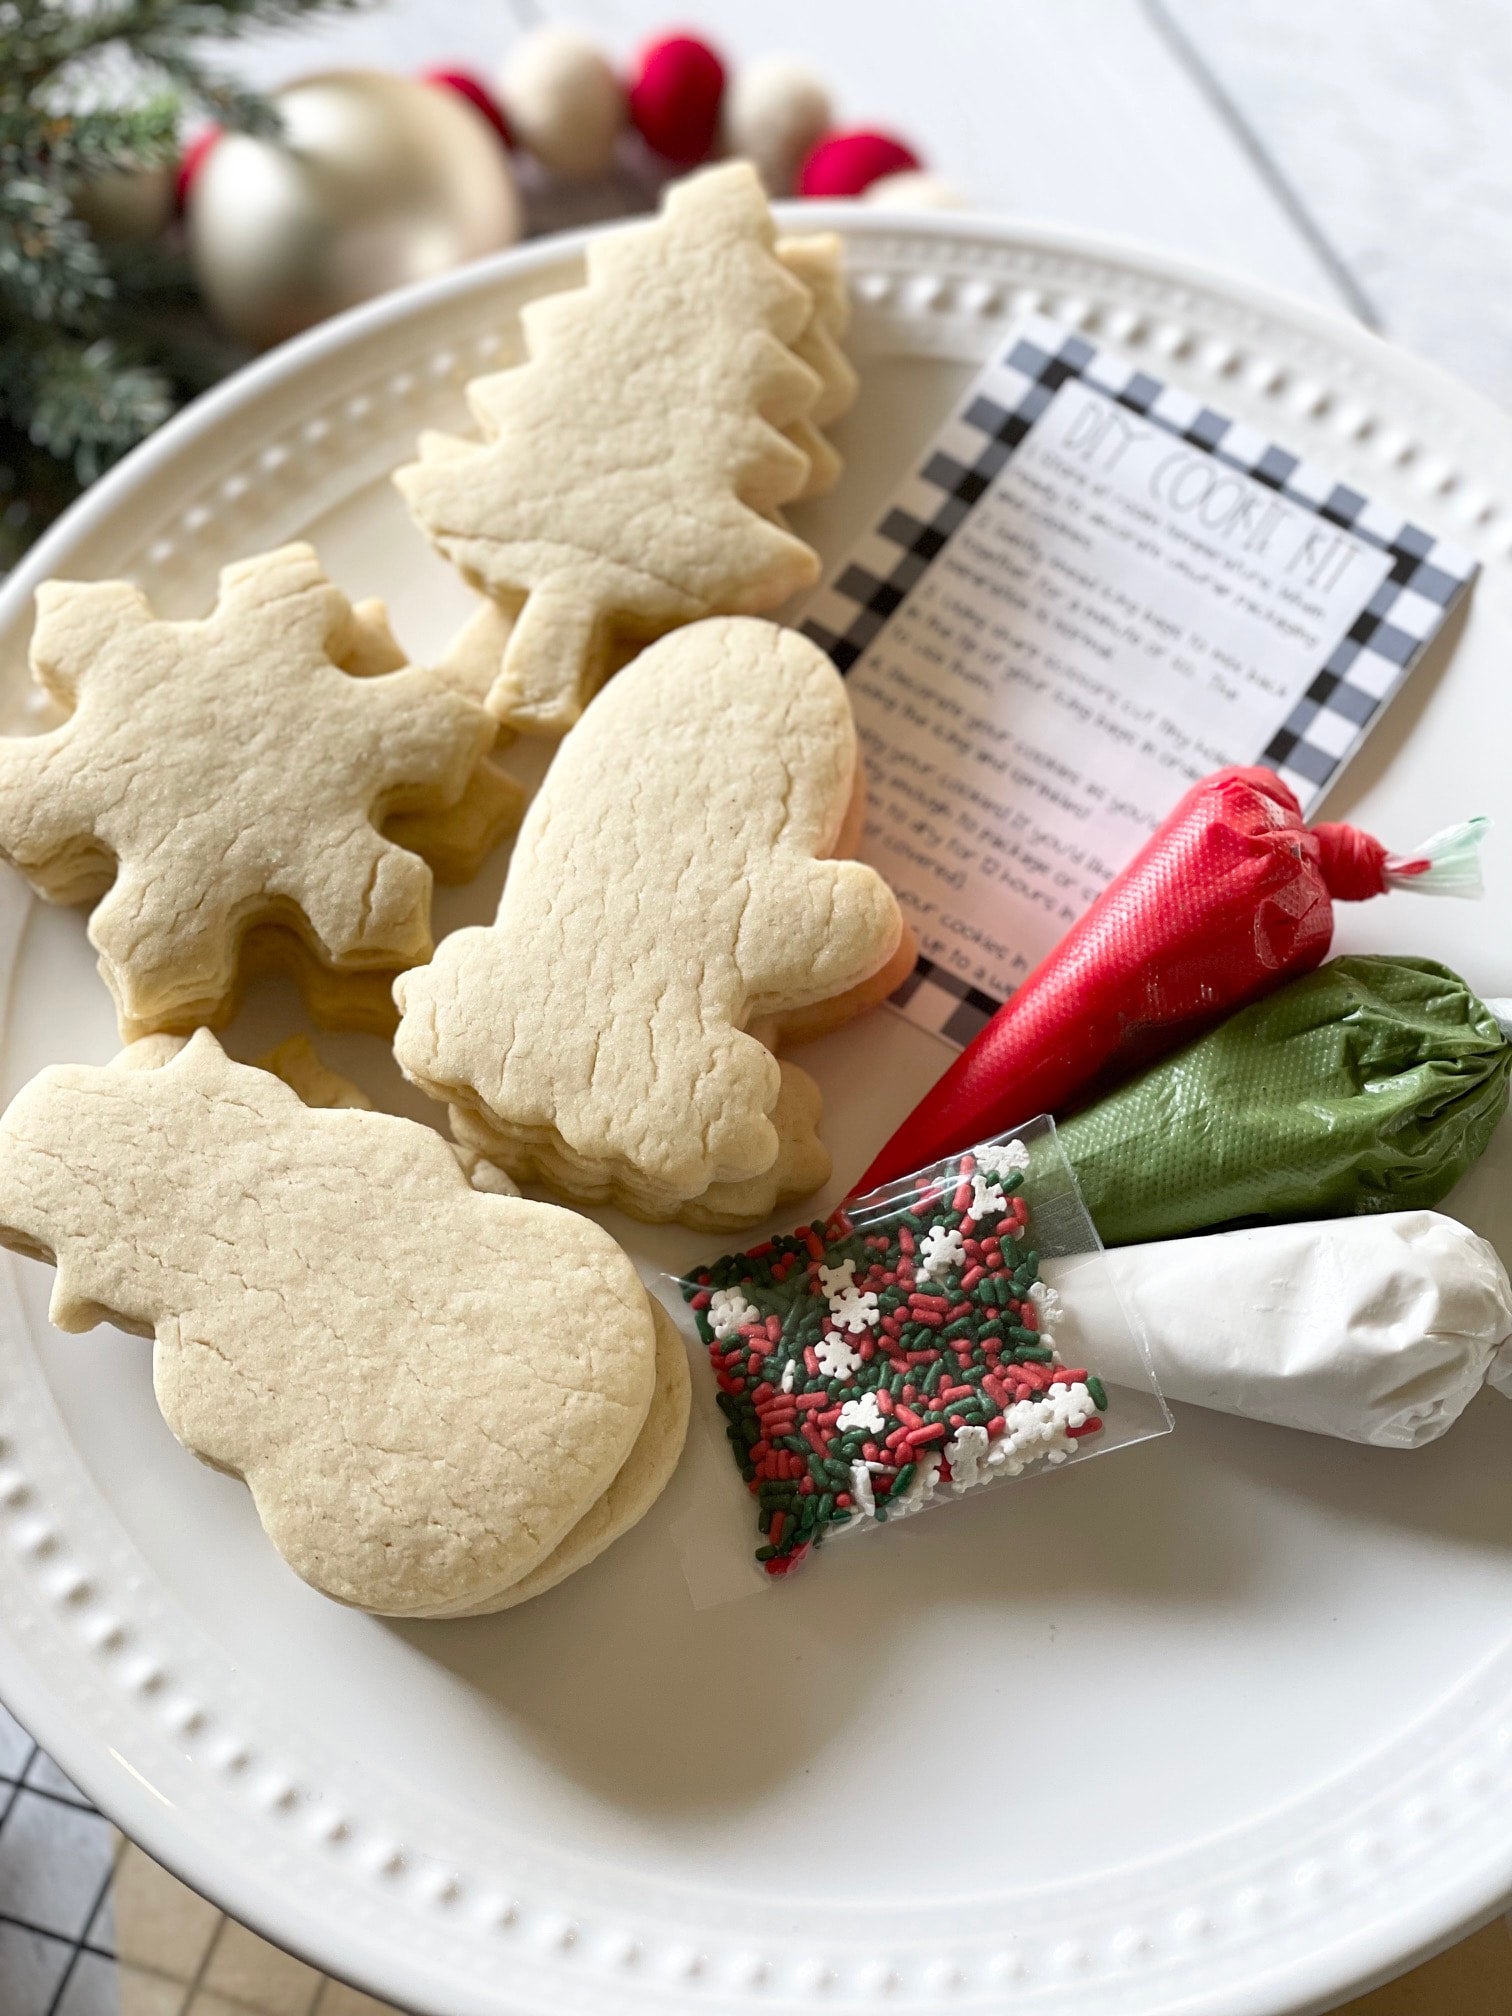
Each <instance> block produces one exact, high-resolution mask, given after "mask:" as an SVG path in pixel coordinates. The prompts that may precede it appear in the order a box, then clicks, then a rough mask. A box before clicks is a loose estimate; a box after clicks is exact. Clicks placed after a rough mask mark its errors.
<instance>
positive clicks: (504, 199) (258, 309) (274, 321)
mask: <svg viewBox="0 0 1512 2016" xmlns="http://www.w3.org/2000/svg"><path fill="white" fill-rule="evenodd" d="M274 102H275V103H276V105H277V107H278V110H279V112H280V114H281V115H282V118H283V123H284V130H283V133H282V135H281V136H280V137H279V138H278V139H275V140H267V139H255V138H253V137H252V136H251V135H250V134H245V133H226V134H223V135H222V136H221V138H220V139H219V140H217V141H216V143H215V145H214V146H213V147H212V148H211V150H210V152H209V154H208V155H207V156H206V158H205V160H204V161H203V163H202V164H201V166H200V169H199V172H198V173H197V175H196V176H195V178H194V184H193V187H192V188H191V190H190V192H189V204H188V215H187V220H186V221H187V225H188V235H189V252H190V257H191V259H192V261H193V265H194V273H195V278H196V280H197V282H198V284H199V288H200V292H201V293H202V295H203V296H204V299H205V301H206V303H207V305H208V306H209V308H210V310H211V312H212V314H214V316H215V317H216V319H217V320H218V321H219V322H221V323H222V324H223V325H224V326H225V327H226V328H227V329H229V330H230V331H231V332H232V333H233V334H234V335H236V336H239V337H241V338H242V339H243V341H245V342H248V343H252V344H256V345H258V346H259V347H261V346H263V345H266V344H269V343H278V342H281V341H282V340H283V338H284V337H286V336H293V335H295V334H297V333H298V331H299V330H301V329H308V328H309V327H310V326H311V324H312V323H315V322H319V321H322V320H323V319H324V318H325V317H326V316H327V315H334V314H336V313H337V312H338V311H339V310H341V309H343V308H350V307H353V306H354V305H355V304H356V303H357V302H359V301H368V300H371V299H372V297H373V296H374V295H375V294H382V293H385V292H387V290H388V289H389V288H391V287H402V286H403V285H405V283H406V282H408V281H411V280H423V279H426V278H427V277H429V276H430V275H431V274H433V273H444V272H446V271H447V270H448V269H449V268H450V267H453V266H460V265H462V264H464V263H465V262H466V261H467V260H469V259H476V258H478V257H479V256H480V254H482V253H485V252H494V251H497V250H498V249H499V248H500V247H501V246H504V245H511V244H513V243H514V241H515V240H516V239H517V238H518V237H519V235H520V203H519V198H518V196H517V195H516V192H515V184H514V174H513V171H512V170H511V168H510V165H509V159H508V156H507V155H506V153H505V151H504V148H503V146H502V145H501V143H500V141H499V137H498V135H497V134H496V133H495V132H494V131H493V129H492V128H491V127H490V126H489V124H488V122H487V120H485V119H484V118H483V116H482V115H481V113H479V112H477V111H476V110H475V109H474V108H473V107H472V106H470V105H468V104H466V103H465V102H464V101H463V100H462V99H461V98H460V97H459V96H458V95H457V94H456V93H455V92H452V91H448V90H446V89H445V88H444V87H442V86H439V85H435V84H418V83H415V82H413V81H412V80H411V79H409V78H406V77H389V76H384V75H382V74H380V73H379V72H377V71H363V70H350V71H333V72H331V73H329V74H328V75H325V76H320V77H307V78H304V79H302V80H301V81H300V82H299V83H297V84H291V85H289V86H288V87H287V88H286V89H284V90H282V91H280V92H279V93H278V94H277V95H276V98H275V100H274Z"/></svg>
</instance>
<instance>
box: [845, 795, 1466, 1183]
mask: <svg viewBox="0 0 1512 2016" xmlns="http://www.w3.org/2000/svg"><path fill="white" fill-rule="evenodd" d="M1485 825H1486V822H1485V820H1483V819H1475V820H1470V821H1468V822H1467V823H1466V824H1465V825H1463V826H1456V827H1451V828H1449V829H1448V830H1447V831H1446V832H1444V833H1441V834H1439V835H1437V836H1436V837H1435V838H1434V839H1433V840H1431V841H1429V842H1427V843H1426V845H1425V846H1423V847H1422V848H1420V849H1419V850H1418V852H1417V853H1416V854H1413V855H1410V856H1404V857H1397V856H1393V855H1391V854H1389V853H1388V852H1387V850H1386V849H1385V848H1384V847H1383V846H1382V845H1381V843H1380V841H1379V840H1375V839H1372V837H1371V836H1370V835H1369V834H1368V833H1362V832H1361V831H1360V830H1359V829H1358V828H1357V827H1354V826H1341V825H1321V826H1314V827H1311V828H1309V827H1307V826H1305V825H1304V824H1303V822H1302V808H1301V806H1300V805H1299V804H1298V802H1297V800H1296V798H1295V796H1294V795H1293V793H1292V792H1291V791H1290V790H1289V789H1288V788H1287V786H1286V785H1285V784H1283V783H1282V781H1281V779H1280V778H1279V777H1277V776H1276V775H1275V773H1274V772H1273V771H1270V770H1262V769H1255V768H1251V769H1233V770H1219V771H1217V772H1215V774H1214V775H1213V776H1211V777H1206V778H1204V779H1203V780H1202V781H1201V782H1200V783H1198V784H1194V785H1193V786H1192V788H1191V790H1190V791H1188V792H1187V794H1186V796H1185V797H1184V798H1183V799H1182V800H1181V803H1180V804H1179V805H1178V806H1177V807H1176V809H1175V811H1174V812H1172V813H1171V815H1170V817H1169V818H1168V819H1166V820H1165V821H1164V823H1163V824H1162V825H1161V826H1159V827H1157V829H1156V830H1155V832H1154V833H1153V834H1151V836H1150V838H1149V840H1148V841H1146V843H1145V845H1144V846H1143V847H1142V848H1141V849H1140V851H1139V853H1138V854H1137V855H1136V856H1135V857H1134V859H1133V860H1132V861H1131V862H1130V863H1129V865H1128V867H1127V868H1125V869H1124V871H1123V873H1122V874H1121V875H1118V876H1116V877H1115V878H1114V880H1113V881H1112V882H1110V883H1109V884H1108V886H1107V888H1106V889H1105V890H1104V891H1103V893H1102V895H1101V896H1099V897H1098V899H1097V901H1096V902H1095V903H1094V904H1093V905H1092V906H1091V908H1090V909H1089V910H1088V911H1087V912H1086V914H1085V915H1084V916H1083V917H1082V918H1081V920H1080V921H1079V922H1078V923H1076V924H1074V925H1073V926H1072V927H1071V929H1070V930H1069V931H1068V932H1067V933H1066V935H1065V937H1064V938H1063V939H1062V940H1061V941H1060V943H1059V944H1058V945H1057V946H1056V948H1055V950H1054V951H1053V952H1051V953H1050V954H1049V956H1048V957H1047V958H1046V959H1044V960H1043V961H1042V962H1041V964H1040V965H1039V966H1038V967H1036V968H1035V970H1034V972H1033V973H1032V974H1031V975H1030V976H1029V978H1028V979H1027V980H1026V981H1025V982H1024V984H1023V985H1022V986H1021V987H1020V988H1018V990H1017V991H1016V992H1015V994H1014V995H1013V998H1012V999H1011V1000H1010V1001H1008V1002H1006V1003H1005V1004H1004V1005H1003V1007H1001V1008H1000V1009H999V1010H998V1012H997V1014H996V1015H994V1016H993V1018H992V1020H991V1021H990V1022H989V1023H988V1024H987V1026H986V1028H985V1029H984V1030H982V1032H981V1034H980V1035H979V1036H978V1037H977V1038H976V1040H975V1041H974V1042H973V1043H971V1044H970V1045H969V1046H968V1047H967V1048H966V1049H965V1050H963V1051H962V1052H961V1054H960V1056H959V1057H957V1058H956V1060H955V1062H954V1063H953V1064H952V1065H951V1066H950V1069H949V1070H948V1071H947V1072H946V1073H945V1075H944V1077H943V1078H941V1079H940V1081H939V1082H938V1084H936V1085H935V1086H934V1088H933V1089H932V1090H931V1091H930V1092H929V1093H927V1094H926V1096H925V1097H924V1098H923V1099H922V1100H921V1101H920V1102H919V1104H918V1105H917V1106H916V1107H915V1108H914V1110H913V1112H912V1113H910V1114H909V1116H908V1118H907V1119H906V1120H905V1121H904V1122H903V1125H902V1126H901V1127H900V1128H899V1129H898V1131H897V1132H896V1133H895V1134H894V1135H893V1137H892V1139H891V1140H890V1141H889V1142H888V1143H887V1145H886V1147H885V1148H884V1149H883V1150H882V1152H881V1154H880V1155H878V1156H877V1158H876V1160H875V1161H874V1162H873V1163H872V1165H871V1167H870V1168H869V1169H868V1170H867V1172H866V1174H865V1175H864V1176H863V1177H862V1178H861V1181H860V1182H859V1183H858V1184H857V1186H856V1193H859V1192H861V1191H865V1190H870V1189H872V1188H874V1187H875V1185H877V1184H879V1183H886V1182H890V1181H891V1180H892V1179H893V1178H894V1177H897V1176H902V1175H905V1174H906V1173H907V1172H908V1171H909V1170H912V1169H920V1168H923V1167H925V1166H926V1165H927V1164H929V1163H931V1162H937V1161H939V1160H940V1159H941V1158H942V1157H944V1156H946V1155H952V1154H956V1153H958V1152H959V1151H960V1150H962V1149H964V1148H969V1147H970V1146H971V1145H972V1144H973V1143H974V1142H977V1141H985V1140H988V1139H990V1138H991V1136H993V1135H994V1134H1000V1133H1002V1132H1003V1131H1004V1129H1006V1128H1009V1127H1013V1126H1015V1125H1017V1124H1018V1123H1019V1122H1020V1121H1023V1120H1027V1119H1029V1118H1031V1117H1032V1116H1033V1115H1034V1114H1036V1113H1056V1114H1058V1113H1062V1112H1064V1111H1065V1110H1067V1108H1068V1107H1070V1106H1071V1105H1073V1104H1080V1103H1082V1102H1083V1101H1085V1099H1087V1098H1088V1097H1090V1096H1092V1095H1093V1094H1095V1093H1097V1092H1100V1091H1102V1090H1104V1089H1105V1088H1106V1087H1107V1086H1108V1085H1109V1084H1111V1083H1112V1082H1114V1081H1115V1080H1117V1079H1118V1078H1122V1077H1127V1076H1128V1075H1130V1074H1131V1073H1132V1072H1134V1071H1136V1070H1139V1069H1141V1068H1143V1066H1145V1065H1146V1064H1150V1063H1153V1062H1154V1061H1155V1060H1156V1059H1157V1058H1159V1057H1164V1056H1167V1055H1169V1054H1170V1052H1171V1051H1173V1050H1175V1049H1178V1048H1179V1047H1180V1046H1181V1045H1182V1044H1184V1043H1186V1042H1187V1041H1188V1040H1189V1039H1190V1038H1192V1037H1193V1036H1196V1035H1198V1034H1200V1033H1201V1031H1203V1030H1204V1029H1207V1028H1209V1027H1211V1025H1212V1024H1213V1023H1215V1022H1219V1021H1221V1020H1222V1019H1223V1018H1224V1016H1226V1015H1228V1014H1230V1013H1231V1012H1232V1011H1233V1010H1234V1009H1236V1008H1242V1007H1243V1006H1244V1005H1245V1004H1246V1003H1247V1002H1250V1001H1254V1000H1256V999H1258V997H1259V996H1260V995H1262V994H1266V993H1269V991H1270V990H1271V989H1272V988H1273V987H1279V986H1280V985H1281V983H1282V982H1283V981H1285V980H1291V979H1294V978H1295V977H1296V976H1297V975H1298V974H1300V973H1305V972H1307V971H1308V970H1309V969H1310V968H1311V967H1314V966H1316V965H1318V964H1319V963H1320V961H1321V960H1322V959H1323V958H1324V957H1325V955H1326V954H1327V952H1328V947H1329V943H1330V941H1331V939H1332V937H1333V904H1334V899H1335V898H1339V899H1341V900H1343V901H1345V902H1351V903H1354V902H1359V901H1361V900H1362V899H1363V898H1365V897H1368V896H1380V895H1383V894H1384V893H1385V892H1386V890H1388V889H1396V888H1407V889H1413V888H1416V889H1421V890H1425V891H1434V892H1437V893H1439V894H1444V895H1464V896H1478V895H1479V894H1480V868H1479V855H1478V847H1479V842H1480V837H1481V834H1482V832H1483V831H1484V830H1485Z"/></svg>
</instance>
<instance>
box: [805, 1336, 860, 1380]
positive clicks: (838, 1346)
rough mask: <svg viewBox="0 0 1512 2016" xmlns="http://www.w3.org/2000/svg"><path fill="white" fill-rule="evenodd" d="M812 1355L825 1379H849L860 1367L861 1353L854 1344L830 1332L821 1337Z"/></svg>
mask: <svg viewBox="0 0 1512 2016" xmlns="http://www.w3.org/2000/svg"><path fill="white" fill-rule="evenodd" d="M814 1356H815V1357H816V1358H817V1359H818V1360H819V1370H820V1371H821V1372H822V1373H823V1374H824V1376H825V1378H826V1379H849V1378H850V1376H851V1374H852V1373H854V1372H858V1371H859V1370H860V1368H861V1353H860V1352H859V1351H858V1350H857V1349H856V1347H855V1345H854V1344H849V1343H847V1342H846V1340H845V1339H844V1338H843V1337H840V1336H837V1335H836V1334H835V1333H834V1332H831V1333H830V1335H829V1336H827V1337H821V1338H820V1339H819V1342H818V1343H817V1344H816V1345H815V1346H814Z"/></svg>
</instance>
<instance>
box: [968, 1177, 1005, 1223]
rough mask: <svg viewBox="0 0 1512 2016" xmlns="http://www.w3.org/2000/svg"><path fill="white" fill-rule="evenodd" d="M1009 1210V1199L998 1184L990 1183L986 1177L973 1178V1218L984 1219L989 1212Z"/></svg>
mask: <svg viewBox="0 0 1512 2016" xmlns="http://www.w3.org/2000/svg"><path fill="white" fill-rule="evenodd" d="M1007 1208H1008V1199H1007V1198H1006V1197H1005V1196H1004V1195H1003V1193H1002V1191H1001V1190H1000V1189H999V1188H998V1186H997V1184H996V1183H993V1182H991V1181H989V1179H988V1178H987V1177H985V1176H973V1177H972V1179H971V1215H972V1217H973V1218H984V1217H985V1216H986V1215H987V1213H988V1212H989V1211H1006V1210H1007Z"/></svg>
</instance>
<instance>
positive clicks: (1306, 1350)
mask: <svg viewBox="0 0 1512 2016" xmlns="http://www.w3.org/2000/svg"><path fill="white" fill-rule="evenodd" d="M1498 1005H1499V1006H1506V1007H1507V1008H1508V1009H1509V1010H1512V1003H1507V1004H1498ZM1104 1259H1105V1261H1106V1265H1107V1268H1108V1270H1109V1278H1110V1279H1111V1283H1112V1286H1113V1287H1114V1288H1115V1289H1116V1290H1117V1292H1118V1294H1119V1296H1120V1298H1121V1299H1122V1301H1123V1302H1124V1304H1125V1305H1126V1306H1127V1308H1128V1309H1129V1311H1130V1313H1131V1314H1133V1315H1136V1316H1137V1317H1138V1318H1139V1319H1140V1320H1141V1322H1142V1323H1143V1325H1144V1328H1145V1332H1146V1334H1147V1336H1148V1339H1149V1346H1150V1356H1151V1359H1152V1360H1153V1364H1154V1371H1155V1376H1156V1378H1157V1379H1158V1380H1159V1382H1160V1385H1161V1388H1162V1390H1163V1391H1164V1393H1165V1395H1166V1397H1167V1399H1170V1400H1185V1401H1190V1402H1192V1403H1193V1404H1194V1405H1196V1406H1199V1407H1213V1408H1216V1409H1218V1410H1219V1411H1220V1412H1221V1413H1225V1414H1240V1415H1244V1416H1246V1417H1247V1418H1248V1419H1250V1420H1253V1421H1269V1422H1275V1423H1277V1424H1278V1425H1280V1426H1282V1427H1286V1428H1304V1429H1308V1430H1310V1431H1311V1432H1312V1433H1314V1434H1318V1435H1336V1436H1340V1437H1342V1438H1343V1439H1344V1440H1345V1441H1349V1442H1369V1443H1373V1444H1375V1445H1376V1446H1377V1447H1380V1448H1387V1449H1415V1448H1419V1447H1420V1446H1421V1445H1422V1444H1423V1443H1425V1442H1431V1441H1433V1440H1434V1439H1435V1438H1436V1437H1437V1436H1439V1435H1442V1434H1443V1433H1444V1430H1445V1429H1446V1428H1448V1427H1449V1426H1450V1425H1451V1424H1452V1423H1453V1422H1454V1421H1455V1420H1456V1419H1457V1418H1458V1417H1459V1415H1460V1414H1461V1413H1462V1411H1463V1410H1464V1409H1465V1408H1466V1407H1467V1406H1468V1405H1469V1403H1470V1401H1471V1400H1472V1399H1474V1397H1475V1395H1476V1393H1478V1392H1479V1390H1480V1388H1481V1387H1482V1385H1483V1384H1484V1383H1485V1382H1486V1379H1487V1375H1488V1373H1489V1374H1490V1377H1491V1380H1492V1383H1493V1384H1494V1385H1496V1386H1497V1387H1498V1388H1499V1389H1500V1390H1501V1391H1502V1392H1504V1393H1506V1394H1507V1395H1508V1396H1509V1397H1512V1350H1502V1351H1501V1352H1500V1355H1499V1356H1498V1347H1500V1346H1503V1345H1505V1344H1506V1343H1507V1340H1508V1339H1512V1288H1509V1285H1508V1280H1507V1272H1506V1269H1505V1268H1504V1267H1503V1266H1502V1263H1501V1261H1500V1260H1499V1259H1498V1258H1497V1255H1496V1253H1495V1251H1494V1250H1493V1248H1492V1247H1491V1246H1489V1245H1488V1244H1487V1242H1486V1241H1485V1240H1484V1239H1482V1238H1480V1237H1479V1236H1478V1235H1477V1234H1475V1233H1474V1232H1472V1231H1470V1230H1469V1228H1468V1227H1467V1226H1464V1225H1461V1224H1460V1223H1459V1222H1458V1220H1456V1219H1453V1218H1447V1217H1445V1216H1443V1215H1442V1214H1441V1213H1440V1212H1437V1211H1398V1212H1391V1213H1385V1214H1382V1215H1380V1216H1375V1217H1359V1218H1327V1219H1321V1220H1310V1221H1308V1222H1306V1223H1303V1224H1296V1225H1262V1226H1256V1227H1254V1228H1253V1229H1251V1230H1246V1231H1240V1232H1219V1233H1213V1234H1210V1235H1209V1236H1207V1237H1205V1238H1196V1239H1169V1240H1162V1241H1160V1242H1159V1243H1156V1244H1152V1245H1148V1246H1123V1247H1116V1248H1114V1249H1113V1250H1111V1251H1110V1252H1108V1253H1107V1254H1106V1255H1105V1256H1104ZM1043 1272H1044V1276H1045V1279H1046V1281H1047V1282H1048V1283H1050V1284H1051V1285H1052V1286H1053V1287H1054V1288H1056V1290H1057V1291H1058V1294H1057V1300H1058V1304H1059V1307H1058V1309H1057V1310H1055V1311H1054V1314H1053V1317H1052V1322H1053V1329H1052V1336H1053V1341H1054V1344H1055V1348H1056V1350H1057V1351H1058V1352H1059V1354H1060V1356H1061V1358H1062V1359H1063V1360H1064V1361H1065V1362H1066V1363H1067V1364H1075V1365H1087V1366H1089V1367H1090V1368H1091V1369H1092V1370H1093V1371H1095V1372H1097V1373H1099V1374H1100V1375H1101V1376H1102V1378H1103V1379H1104V1380H1106V1381H1108V1382H1109V1383H1116V1384H1120V1385H1121V1384H1125V1383H1128V1384H1131V1385H1141V1386H1142V1385H1143V1384H1144V1383H1145V1377H1144V1372H1143V1368H1142V1367H1141V1366H1140V1365H1138V1363H1137V1362H1135V1360H1134V1359H1133V1357H1132V1356H1131V1355H1130V1353H1131V1347H1130V1345H1129V1344H1128V1343H1127V1342H1125V1341H1123V1339H1124V1338H1125V1337H1126V1334H1127V1333H1126V1330H1125V1329H1124V1327H1123V1326H1121V1325H1119V1324H1117V1323H1108V1322H1105V1321H1104V1320H1102V1315H1103V1313H1104V1312H1100V1310H1099V1303H1098V1296H1099V1291H1098V1288H1097V1285H1096V1277H1095V1275H1094V1274H1093V1272H1092V1271H1091V1270H1089V1269H1087V1268H1085V1267H1084V1266H1082V1265H1080V1264H1079V1262H1078V1261H1077V1260H1074V1259H1073V1260H1047V1261H1046V1262H1045V1263H1044V1267H1043ZM1125 1357H1128V1358H1129V1362H1128V1363H1125V1362H1123V1360H1124V1358H1125ZM1493 1358H1495V1359H1496V1364H1495V1366H1493V1364H1492V1361H1493Z"/></svg>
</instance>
